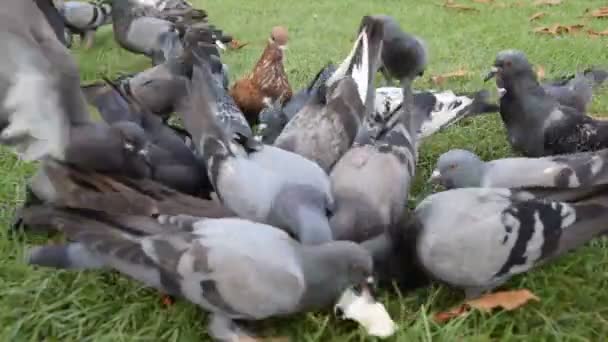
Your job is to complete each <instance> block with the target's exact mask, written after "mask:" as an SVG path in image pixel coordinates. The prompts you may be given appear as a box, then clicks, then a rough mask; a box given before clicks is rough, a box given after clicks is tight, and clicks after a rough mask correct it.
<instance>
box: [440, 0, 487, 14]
mask: <svg viewBox="0 0 608 342" xmlns="http://www.w3.org/2000/svg"><path fill="white" fill-rule="evenodd" d="M443 7H446V8H451V9H455V10H458V11H470V12H478V11H479V10H478V9H477V8H475V7H471V6H467V5H461V4H457V3H456V2H454V0H447V1H446V2H445V3H444V4H443Z"/></svg>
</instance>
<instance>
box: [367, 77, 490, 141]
mask: <svg viewBox="0 0 608 342" xmlns="http://www.w3.org/2000/svg"><path fill="white" fill-rule="evenodd" d="M413 93H414V95H413V98H414V109H415V110H416V111H423V112H428V113H430V119H429V120H428V121H425V122H424V123H423V124H422V127H421V128H420V131H419V132H417V133H416V134H417V135H418V137H419V138H420V139H422V138H426V137H429V136H431V135H432V134H434V133H436V132H439V131H441V130H443V129H446V128H447V127H450V126H452V125H454V124H455V123H457V122H459V121H460V120H462V119H464V118H468V117H473V116H477V115H480V114H485V113H495V112H498V110H499V107H498V104H495V103H492V102H490V100H489V97H490V93H489V92H488V91H487V90H480V91H477V92H473V93H460V92H459V93H455V92H454V91H452V90H445V91H435V90H422V91H416V90H414V91H413ZM402 103H403V90H402V89H401V88H397V87H381V88H377V89H376V98H375V107H374V112H373V114H372V115H370V116H367V117H366V118H365V120H364V123H363V126H364V127H366V129H367V130H369V131H375V132H378V131H379V130H381V129H382V126H383V125H384V123H385V122H387V121H389V120H390V116H391V115H393V114H394V113H397V112H398V109H399V107H401V106H402ZM372 135H373V133H372Z"/></svg>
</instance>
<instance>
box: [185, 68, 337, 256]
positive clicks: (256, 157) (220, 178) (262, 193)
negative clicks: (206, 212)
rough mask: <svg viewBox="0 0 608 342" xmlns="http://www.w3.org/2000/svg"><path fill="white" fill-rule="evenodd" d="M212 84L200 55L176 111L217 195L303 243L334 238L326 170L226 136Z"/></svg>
mask: <svg viewBox="0 0 608 342" xmlns="http://www.w3.org/2000/svg"><path fill="white" fill-rule="evenodd" d="M216 85H217V82H216V81H214V80H213V76H212V73H211V70H210V67H209V63H208V62H207V61H206V60H204V59H200V61H199V65H195V66H194V69H193V75H192V81H191V82H189V84H188V97H187V102H185V103H184V106H183V108H182V109H180V110H178V113H179V115H181V117H182V120H183V122H184V126H185V128H186V129H187V130H188V131H189V132H190V133H191V135H192V138H193V141H194V145H195V146H196V147H197V149H198V152H199V153H200V155H201V156H202V158H203V159H204V162H205V165H206V166H207V173H208V176H209V179H210V180H211V183H212V184H213V187H214V189H215V191H216V194H217V196H218V199H219V200H220V201H221V202H222V203H223V204H224V205H225V206H226V207H227V208H229V209H230V210H232V211H234V212H235V213H236V214H237V215H239V217H242V218H245V219H249V220H252V221H255V222H261V223H267V224H271V225H273V226H276V227H279V228H282V229H285V230H286V231H288V232H289V233H291V234H292V235H293V236H295V237H296V238H297V239H298V240H299V241H301V242H302V243H306V244H319V243H323V242H327V241H330V240H332V236H331V229H330V227H329V221H328V218H327V212H328V211H331V209H332V206H333V197H332V195H331V188H330V184H329V179H328V176H327V174H326V173H325V172H324V171H323V170H322V169H321V168H320V167H319V166H318V165H317V164H316V163H314V162H312V161H310V160H307V159H306V158H303V157H301V156H299V155H297V154H295V153H292V152H288V151H285V150H282V149H280V148H277V147H274V146H269V145H262V144H260V143H259V142H257V141H255V140H254V139H253V138H247V137H245V136H242V135H239V136H237V137H232V136H230V135H229V133H228V132H226V131H225V130H224V129H223V127H222V125H221V123H220V120H219V118H218V116H217V112H218V111H219V104H218V101H220V98H218V97H217V93H216V92H215V87H216ZM233 138H234V139H233ZM235 139H236V140H235ZM252 179H253V180H255V181H252Z"/></svg>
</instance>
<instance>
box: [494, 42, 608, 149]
mask: <svg viewBox="0 0 608 342" xmlns="http://www.w3.org/2000/svg"><path fill="white" fill-rule="evenodd" d="M494 76H496V85H497V86H498V88H502V89H504V91H503V92H504V94H503V95H502V97H501V99H500V115H501V117H502V120H503V123H504V125H505V127H506V129H507V134H508V137H509V142H510V144H511V146H512V147H513V148H514V149H515V150H517V151H520V152H521V153H523V155H524V156H526V157H541V156H548V155H555V154H566V153H575V152H585V151H596V150H599V149H603V148H607V147H608V122H604V121H601V120H596V119H594V118H592V117H590V116H588V115H586V114H585V113H584V112H581V111H578V110H576V109H575V108H572V107H569V106H563V105H561V104H560V103H559V102H558V101H557V100H556V99H555V98H554V97H553V96H551V95H549V94H548V93H547V92H546V91H545V90H544V89H543V87H542V86H541V85H540V84H539V83H538V80H537V78H536V74H535V73H534V71H533V70H532V65H531V64H530V63H529V62H528V59H527V58H526V56H525V54H524V53H523V52H521V51H517V50H505V51H501V52H499V53H498V55H497V56H496V60H495V62H494V66H493V68H492V71H491V72H490V73H489V74H488V75H487V76H486V80H489V79H490V78H492V77H494Z"/></svg>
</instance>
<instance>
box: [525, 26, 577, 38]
mask: <svg viewBox="0 0 608 342" xmlns="http://www.w3.org/2000/svg"><path fill="white" fill-rule="evenodd" d="M583 27H585V25H583V24H574V25H561V24H554V25H551V26H547V27H545V26H543V27H537V28H535V29H534V32H535V33H542V34H551V35H554V36H555V35H559V34H566V33H575V32H578V31H580V29H582V28H583Z"/></svg>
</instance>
